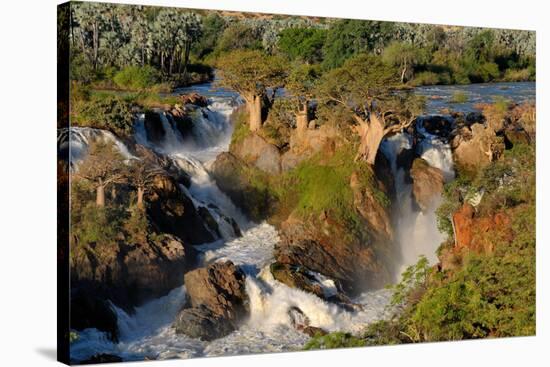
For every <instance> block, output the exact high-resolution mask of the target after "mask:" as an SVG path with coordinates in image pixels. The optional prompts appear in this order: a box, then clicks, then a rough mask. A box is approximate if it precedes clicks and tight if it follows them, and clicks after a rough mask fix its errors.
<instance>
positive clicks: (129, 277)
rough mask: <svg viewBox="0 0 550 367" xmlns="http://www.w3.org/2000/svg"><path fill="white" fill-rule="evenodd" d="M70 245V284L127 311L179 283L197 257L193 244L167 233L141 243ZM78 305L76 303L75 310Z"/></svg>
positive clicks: (89, 295) (88, 294) (94, 298)
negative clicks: (90, 245) (91, 245)
mask: <svg viewBox="0 0 550 367" xmlns="http://www.w3.org/2000/svg"><path fill="white" fill-rule="evenodd" d="M71 248H72V254H71V283H72V284H71V286H72V287H73V288H74V289H86V291H87V296H88V297H90V298H91V299H93V300H96V301H97V302H102V300H107V299H108V300H111V301H112V302H113V303H114V304H116V305H117V306H119V307H121V308H123V309H125V310H127V311H132V309H133V307H135V306H138V305H140V304H143V303H144V302H146V301H148V300H150V299H152V298H158V297H161V296H163V295H165V294H167V293H168V292H169V291H170V290H172V289H174V288H176V287H178V286H181V284H182V279H183V275H184V273H185V272H186V271H188V270H189V269H190V268H191V267H192V266H193V265H194V262H195V257H196V252H195V250H194V249H193V247H191V246H189V245H186V244H184V243H183V242H181V240H180V239H179V238H177V237H175V236H173V235H169V234H163V235H157V236H150V238H148V239H146V240H144V241H143V242H140V243H132V244H127V243H124V242H123V241H120V242H114V243H104V244H101V245H95V248H94V247H87V246H86V247H85V246H78V245H76V246H72V247H71ZM76 299H77V300H78V298H76ZM79 302H80V303H79V304H81V303H82V302H81V301H79ZM84 306H86V303H84ZM80 308H81V306H75V308H74V310H75V312H76V310H79V309H80ZM94 308H95V307H94ZM83 309H86V307H84V308H83ZM94 321H97V320H96V319H94ZM99 324H101V323H99ZM99 324H98V325H99Z"/></svg>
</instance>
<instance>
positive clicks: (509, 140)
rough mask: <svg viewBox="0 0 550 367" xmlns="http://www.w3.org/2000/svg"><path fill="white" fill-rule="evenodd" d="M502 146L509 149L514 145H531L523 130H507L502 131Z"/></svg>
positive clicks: (527, 135)
mask: <svg viewBox="0 0 550 367" xmlns="http://www.w3.org/2000/svg"><path fill="white" fill-rule="evenodd" d="M504 144H505V145H506V149H511V148H512V147H513V146H514V145H516V144H531V138H530V136H529V134H528V133H527V132H526V131H525V130H523V129H514V128H509V129H506V130H504Z"/></svg>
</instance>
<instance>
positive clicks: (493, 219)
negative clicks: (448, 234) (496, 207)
mask: <svg viewBox="0 0 550 367" xmlns="http://www.w3.org/2000/svg"><path fill="white" fill-rule="evenodd" d="M510 222H511V220H510V216H509V215H508V214H506V213H504V212H499V213H496V214H494V215H491V216H482V217H478V216H477V214H476V211H475V209H474V207H473V206H472V205H470V204H464V205H463V206H462V207H461V208H460V209H459V210H458V211H456V212H455V213H454V214H453V225H454V232H455V250H458V251H460V250H463V249H467V250H469V251H475V252H478V253H490V252H492V251H493V250H494V241H492V240H493V238H492V237H491V238H487V237H486V236H484V234H486V233H487V232H489V231H497V232H498V233H502V234H503V240H505V239H508V240H510V239H512V238H513V233H512V229H511V228H510Z"/></svg>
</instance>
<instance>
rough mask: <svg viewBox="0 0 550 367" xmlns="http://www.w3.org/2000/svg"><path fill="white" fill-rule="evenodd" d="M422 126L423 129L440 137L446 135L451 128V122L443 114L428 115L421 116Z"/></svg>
mask: <svg viewBox="0 0 550 367" xmlns="http://www.w3.org/2000/svg"><path fill="white" fill-rule="evenodd" d="M421 121H422V126H423V127H424V129H425V130H426V131H427V132H428V133H430V134H432V135H437V136H441V137H445V138H446V137H448V136H449V134H450V133H451V131H452V130H453V123H452V121H451V120H449V119H447V118H446V117H445V116H441V115H430V116H426V117H423V118H422V120H421Z"/></svg>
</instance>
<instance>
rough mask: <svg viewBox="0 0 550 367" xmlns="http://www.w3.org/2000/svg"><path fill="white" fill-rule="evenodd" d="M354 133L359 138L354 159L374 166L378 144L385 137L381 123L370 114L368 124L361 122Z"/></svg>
mask: <svg viewBox="0 0 550 367" xmlns="http://www.w3.org/2000/svg"><path fill="white" fill-rule="evenodd" d="M356 131H357V132H358V134H359V137H360V138H361V142H360V144H359V151H358V152H357V157H356V159H358V160H359V159H362V160H365V161H366V162H367V163H368V164H370V165H374V162H375V161H376V155H377V153H378V148H380V143H382V139H384V135H385V129H384V125H383V123H382V121H381V120H380V119H379V118H378V117H377V116H376V115H375V114H372V115H371V117H370V118H369V122H368V123H367V122H366V121H362V122H361V123H359V125H358V126H357V127H356Z"/></svg>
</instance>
